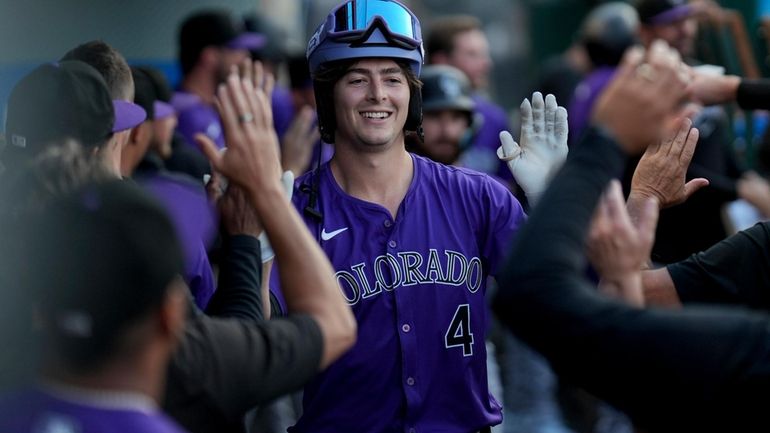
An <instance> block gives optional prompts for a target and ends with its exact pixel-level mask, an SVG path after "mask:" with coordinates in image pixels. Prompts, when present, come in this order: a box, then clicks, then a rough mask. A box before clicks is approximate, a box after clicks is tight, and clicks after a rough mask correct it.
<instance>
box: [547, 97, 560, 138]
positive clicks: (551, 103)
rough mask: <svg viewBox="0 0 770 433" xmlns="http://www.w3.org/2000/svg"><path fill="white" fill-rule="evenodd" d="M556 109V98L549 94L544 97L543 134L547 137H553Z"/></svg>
mask: <svg viewBox="0 0 770 433" xmlns="http://www.w3.org/2000/svg"><path fill="white" fill-rule="evenodd" d="M558 107H559V106H558V104H556V97H555V96H553V95H551V94H550V93H549V94H548V95H546V97H545V133H546V135H548V136H549V137H550V136H553V135H554V128H555V124H556V109H557V108H558Z"/></svg>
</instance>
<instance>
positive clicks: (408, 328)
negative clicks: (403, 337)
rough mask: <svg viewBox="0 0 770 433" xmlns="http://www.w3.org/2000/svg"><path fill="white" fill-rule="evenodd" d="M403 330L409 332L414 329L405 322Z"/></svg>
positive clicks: (402, 326)
mask: <svg viewBox="0 0 770 433" xmlns="http://www.w3.org/2000/svg"><path fill="white" fill-rule="evenodd" d="M401 330H402V331H404V332H409V331H411V330H412V327H411V326H409V324H408V323H404V324H403V325H401Z"/></svg>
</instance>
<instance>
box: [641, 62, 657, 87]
mask: <svg viewBox="0 0 770 433" xmlns="http://www.w3.org/2000/svg"><path fill="white" fill-rule="evenodd" d="M636 76H638V77H641V78H643V79H644V80H646V81H648V82H650V83H654V82H655V78H656V76H657V74H656V73H655V69H654V68H653V67H652V66H651V65H650V64H649V63H642V64H641V65H639V66H637V67H636Z"/></svg>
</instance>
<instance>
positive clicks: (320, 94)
mask: <svg viewBox="0 0 770 433" xmlns="http://www.w3.org/2000/svg"><path fill="white" fill-rule="evenodd" d="M313 92H314V93H315V101H316V102H315V103H316V112H317V114H318V129H319V130H320V132H321V140H323V142H324V143H329V144H333V143H334V134H335V131H336V126H337V116H336V115H335V113H334V103H333V98H332V97H331V92H330V91H329V85H328V83H323V82H319V81H314V82H313Z"/></svg>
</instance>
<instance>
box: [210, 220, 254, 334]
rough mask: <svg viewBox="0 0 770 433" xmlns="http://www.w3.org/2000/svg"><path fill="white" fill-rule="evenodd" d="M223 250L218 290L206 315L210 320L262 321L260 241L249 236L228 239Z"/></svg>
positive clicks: (229, 237)
mask: <svg viewBox="0 0 770 433" xmlns="http://www.w3.org/2000/svg"><path fill="white" fill-rule="evenodd" d="M222 249H223V254H222V258H221V262H220V266H219V281H218V284H217V290H216V292H214V296H213V297H212V299H211V302H209V305H208V306H207V307H206V313H207V314H208V315H210V316H219V317H234V318H239V319H245V320H253V321H258V320H263V319H264V318H265V314H264V311H262V309H263V307H262V296H261V293H260V287H262V260H261V256H260V249H259V240H258V239H257V238H255V237H253V236H247V235H237V236H228V237H227V238H226V239H225V240H224V245H223V248H222Z"/></svg>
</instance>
